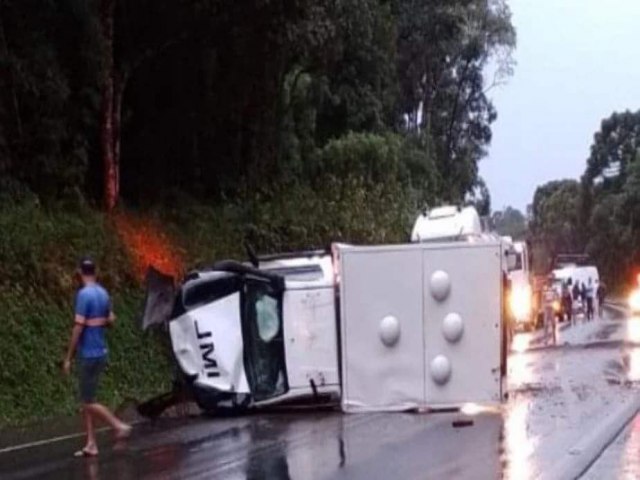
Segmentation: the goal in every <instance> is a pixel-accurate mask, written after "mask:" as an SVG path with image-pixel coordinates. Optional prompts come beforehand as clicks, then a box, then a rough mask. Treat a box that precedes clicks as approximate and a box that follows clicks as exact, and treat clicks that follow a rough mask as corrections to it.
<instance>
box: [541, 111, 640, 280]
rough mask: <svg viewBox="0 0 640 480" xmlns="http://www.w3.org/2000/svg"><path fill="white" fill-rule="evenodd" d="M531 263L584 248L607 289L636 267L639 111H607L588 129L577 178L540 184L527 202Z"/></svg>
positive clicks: (639, 268) (639, 258)
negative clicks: (594, 129) (590, 137)
mask: <svg viewBox="0 0 640 480" xmlns="http://www.w3.org/2000/svg"><path fill="white" fill-rule="evenodd" d="M530 238H531V241H532V242H533V243H534V247H535V250H534V260H536V259H537V261H536V262H535V264H534V266H535V267H536V268H537V269H538V271H542V272H544V271H546V270H547V269H548V268H549V265H550V261H551V260H552V259H553V257H554V256H555V255H556V254H558V253H585V252H586V253H588V254H589V255H590V257H591V258H592V259H593V261H594V262H595V264H596V265H597V266H598V268H599V270H600V272H601V275H602V276H603V277H604V279H605V281H606V282H607V284H608V285H609V286H610V290H613V289H615V290H619V289H622V290H623V291H624V290H626V289H628V286H629V285H630V284H632V283H635V281H636V278H635V277H636V275H637V274H638V273H640V111H638V112H631V111H626V112H621V113H618V112H616V113H613V114H612V115H611V116H609V117H607V118H605V119H604V120H603V121H602V124H601V127H600V129H599V130H598V131H597V132H596V133H595V134H594V138H593V143H592V145H591V152H590V155H589V157H588V158H587V161H586V166H585V171H584V174H583V175H582V177H581V179H579V180H571V179H567V180H558V181H552V182H549V183H547V184H545V185H541V186H540V187H538V189H537V190H536V192H535V196H534V199H533V204H532V206H531V223H530Z"/></svg>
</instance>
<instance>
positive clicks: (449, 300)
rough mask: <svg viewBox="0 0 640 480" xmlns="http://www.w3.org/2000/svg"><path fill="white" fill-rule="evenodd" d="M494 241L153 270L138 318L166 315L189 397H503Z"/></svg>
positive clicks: (393, 403)
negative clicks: (180, 277)
mask: <svg viewBox="0 0 640 480" xmlns="http://www.w3.org/2000/svg"><path fill="white" fill-rule="evenodd" d="M505 262H506V259H505V249H504V244H503V243H502V242H501V241H500V240H499V239H491V238H488V239H485V240H484V241H482V242H455V241H449V242H446V243H437V242H427V243H412V244H407V245H387V246H350V245H341V244H335V245H333V247H332V249H331V251H330V252H329V251H328V252H302V253H295V254H287V255H279V256H271V257H262V258H261V259H259V260H256V259H254V262H253V265H252V264H245V263H238V262H234V261H225V262H219V263H216V264H214V265H212V266H211V267H210V268H206V269H202V270H200V271H197V272H194V273H192V274H190V275H188V276H187V277H186V278H185V280H184V282H183V283H182V285H180V287H179V288H178V289H177V290H176V291H173V289H172V286H171V285H172V280H171V279H170V278H168V277H163V276H162V275H160V274H158V273H157V272H156V273H152V274H151V277H150V279H149V280H150V281H149V291H148V296H147V304H146V307H145V315H144V322H145V325H149V324H153V323H166V324H168V332H169V335H170V338H171V345H172V349H173V353H174V355H175V359H176V361H177V364H178V367H179V370H180V372H181V375H182V376H183V377H184V379H185V383H186V384H187V386H188V388H189V389H190V390H191V391H192V392H193V396H194V397H195V399H196V401H197V402H198V404H199V405H200V406H201V408H203V409H204V410H207V411H213V410H216V409H217V408H219V407H223V406H231V407H234V408H245V407H260V406H266V405H272V404H283V403H292V402H293V403H297V402H305V403H308V402H314V403H322V402H336V401H340V404H341V406H342V408H343V410H344V411H366V410H387V411H392V410H406V409H421V408H440V407H447V408H450V407H459V406H461V405H463V404H465V403H468V402H475V403H498V402H500V401H501V399H502V395H503V385H502V383H503V379H504V376H505V374H506V341H507V340H506V335H505V328H504V327H505V323H504V321H503V319H504V316H505V294H506V293H505V282H504V279H505Z"/></svg>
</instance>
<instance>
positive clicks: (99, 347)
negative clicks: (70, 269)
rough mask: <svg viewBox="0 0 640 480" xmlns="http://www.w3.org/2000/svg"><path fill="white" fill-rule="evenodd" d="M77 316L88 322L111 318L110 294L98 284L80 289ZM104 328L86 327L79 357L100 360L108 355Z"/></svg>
mask: <svg viewBox="0 0 640 480" xmlns="http://www.w3.org/2000/svg"><path fill="white" fill-rule="evenodd" d="M75 310H76V315H82V316H83V317H84V318H85V319H86V320H91V319H92V318H109V314H110V313H111V301H110V300H109V294H108V293H107V291H106V290H105V289H104V288H102V286H100V285H98V284H97V283H92V284H90V285H87V286H85V287H84V288H82V289H80V291H79V292H78V294H77V296H76V309H75ZM104 329H105V327H104V326H101V327H98V326H91V325H85V327H84V329H83V330H82V334H81V335H80V340H79V341H78V355H79V356H80V357H81V358H100V357H104V356H105V355H106V354H107V342H106V340H105V338H104Z"/></svg>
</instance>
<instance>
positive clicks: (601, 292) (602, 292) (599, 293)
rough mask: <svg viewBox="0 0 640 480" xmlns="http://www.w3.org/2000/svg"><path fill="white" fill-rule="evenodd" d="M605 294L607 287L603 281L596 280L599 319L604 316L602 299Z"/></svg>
mask: <svg viewBox="0 0 640 480" xmlns="http://www.w3.org/2000/svg"><path fill="white" fill-rule="evenodd" d="M606 296H607V287H606V285H605V284H604V282H602V281H601V282H598V288H597V289H596V297H598V316H599V317H600V319H602V317H603V316H604V299H605V297H606Z"/></svg>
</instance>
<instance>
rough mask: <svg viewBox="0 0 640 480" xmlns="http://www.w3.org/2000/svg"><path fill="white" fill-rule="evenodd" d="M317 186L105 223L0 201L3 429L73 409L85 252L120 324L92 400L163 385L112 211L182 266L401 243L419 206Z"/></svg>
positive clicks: (343, 186) (138, 241)
mask: <svg viewBox="0 0 640 480" xmlns="http://www.w3.org/2000/svg"><path fill="white" fill-rule="evenodd" d="M321 185H322V188H319V189H314V188H312V187H310V186H300V185H288V186H279V187H278V186H275V187H273V188H271V189H270V190H269V191H265V192H253V193H251V194H250V195H241V196H239V197H238V198H237V199H236V200H234V201H227V202H222V203H218V204H214V205H206V204H203V203H198V202H196V201H194V200H191V199H189V198H188V197H184V198H180V199H178V201H177V202H172V203H170V204H165V205H164V206H162V207H154V208H147V209H145V210H141V211H136V210H131V209H122V210H121V211H120V212H117V213H116V216H114V217H107V216H105V215H104V214H103V213H101V212H99V211H96V210H95V209H92V208H90V207H88V206H86V205H84V204H83V203H82V202H76V203H74V204H56V205H48V206H47V207H46V208H45V207H42V206H41V205H40V203H39V201H38V199H37V198H35V197H34V196H30V195H26V196H24V197H22V198H20V199H19V200H16V201H12V200H11V199H7V198H4V199H0V200H2V201H0V329H1V331H0V427H1V426H7V425H18V424H24V423H29V422H32V421H35V420H42V419H46V418H51V417H57V416H66V415H70V414H73V413H75V412H76V411H77V401H76V393H75V377H73V376H72V377H70V378H67V377H64V376H63V375H62V373H61V369H60V367H61V360H62V358H63V356H64V354H65V348H66V345H67V342H68V338H69V334H70V329H71V326H72V308H73V307H72V305H73V299H74V294H75V289H76V288H77V285H76V284H75V283H74V275H73V274H74V270H75V267H76V264H77V262H78V259H79V258H80V257H81V256H83V255H91V256H93V257H94V258H95V260H96V262H97V264H98V268H99V275H100V282H101V283H102V284H103V285H104V286H105V287H106V288H107V289H108V290H109V291H110V293H111V295H112V297H113V304H114V310H115V313H116V315H117V317H118V319H117V323H116V326H115V328H113V329H112V330H110V331H109V332H108V334H107V335H108V342H109V349H110V353H109V356H110V364H109V368H108V370H107V372H106V374H105V377H104V379H103V382H102V385H101V392H100V399H101V401H103V402H104V403H106V404H108V405H110V406H111V407H116V406H117V405H119V404H120V403H121V402H123V401H125V400H127V399H130V398H134V399H139V400H143V399H146V398H148V397H150V396H153V395H154V394H159V393H163V392H164V391H166V389H167V388H169V387H170V383H171V380H172V368H171V362H170V355H169V353H170V352H169V351H168V350H169V349H168V347H167V342H162V341H160V340H159V338H156V337H159V336H161V332H158V334H157V335H153V334H143V333H142V332H141V331H140V329H139V328H138V319H139V316H140V314H141V312H142V307H143V299H144V289H143V286H142V285H141V282H140V277H141V275H140V265H139V263H140V258H146V257H145V256H144V255H142V256H140V255H135V253H136V252H133V253H134V254H133V255H132V252H131V249H132V247H131V245H128V244H127V243H128V240H127V238H128V237H127V235H124V236H123V235H121V234H120V235H119V232H118V231H117V228H119V225H121V223H119V222H118V220H117V218H118V215H120V216H124V217H126V218H127V219H129V220H130V221H127V222H125V224H126V228H128V229H129V233H131V232H132V231H133V232H134V233H136V231H137V230H138V225H145V226H148V228H147V227H145V228H144V229H142V228H140V229H139V230H140V231H141V232H143V230H144V232H146V233H145V234H146V235H151V236H152V237H155V236H157V235H155V233H154V232H158V229H160V230H161V232H160V236H161V237H162V239H163V240H162V241H161V242H158V241H153V242H151V241H148V242H147V241H145V238H144V237H143V238H138V237H137V236H136V235H133V237H135V238H134V240H135V242H134V243H135V246H134V248H135V249H138V250H139V249H141V248H142V249H144V247H145V245H147V244H154V245H156V247H157V245H161V246H162V247H163V248H160V250H166V248H164V247H167V245H168V247H167V248H169V249H170V250H172V252H171V254H170V255H169V257H170V258H174V257H179V258H180V262H179V263H180V264H181V266H182V268H185V269H189V268H192V267H195V266H201V265H206V264H209V263H212V262H213V261H215V260H220V259H223V258H235V259H240V260H242V259H244V258H245V252H244V249H243V242H244V241H245V240H246V241H248V242H249V243H250V244H251V245H252V246H253V247H254V249H255V250H256V251H257V252H258V253H272V252H278V251H280V252H281V251H290V250H296V249H309V248H322V247H326V246H328V245H329V244H330V242H332V241H343V242H348V243H397V242H402V241H405V240H406V238H407V236H408V227H409V226H410V225H411V221H412V220H413V218H412V217H413V214H414V213H415V211H416V210H415V208H414V207H413V202H412V197H411V194H410V193H409V190H408V189H407V188H405V187H404V186H403V185H401V184H400V183H397V182H393V181H389V182H384V183H371V182H369V183H368V182H366V181H364V180H362V179H361V178H349V177H347V178H342V179H335V178H328V179H327V180H326V181H324V182H321ZM154 229H155V230H154ZM129 237H131V235H129ZM152 237H148V238H152ZM123 239H124V241H123ZM155 240H157V238H155ZM157 248H159V247H157ZM138 253H139V252H138ZM174 254H175V255H174ZM161 256H162V258H166V255H164V253H163V254H162V255H161ZM152 258H154V257H152Z"/></svg>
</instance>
